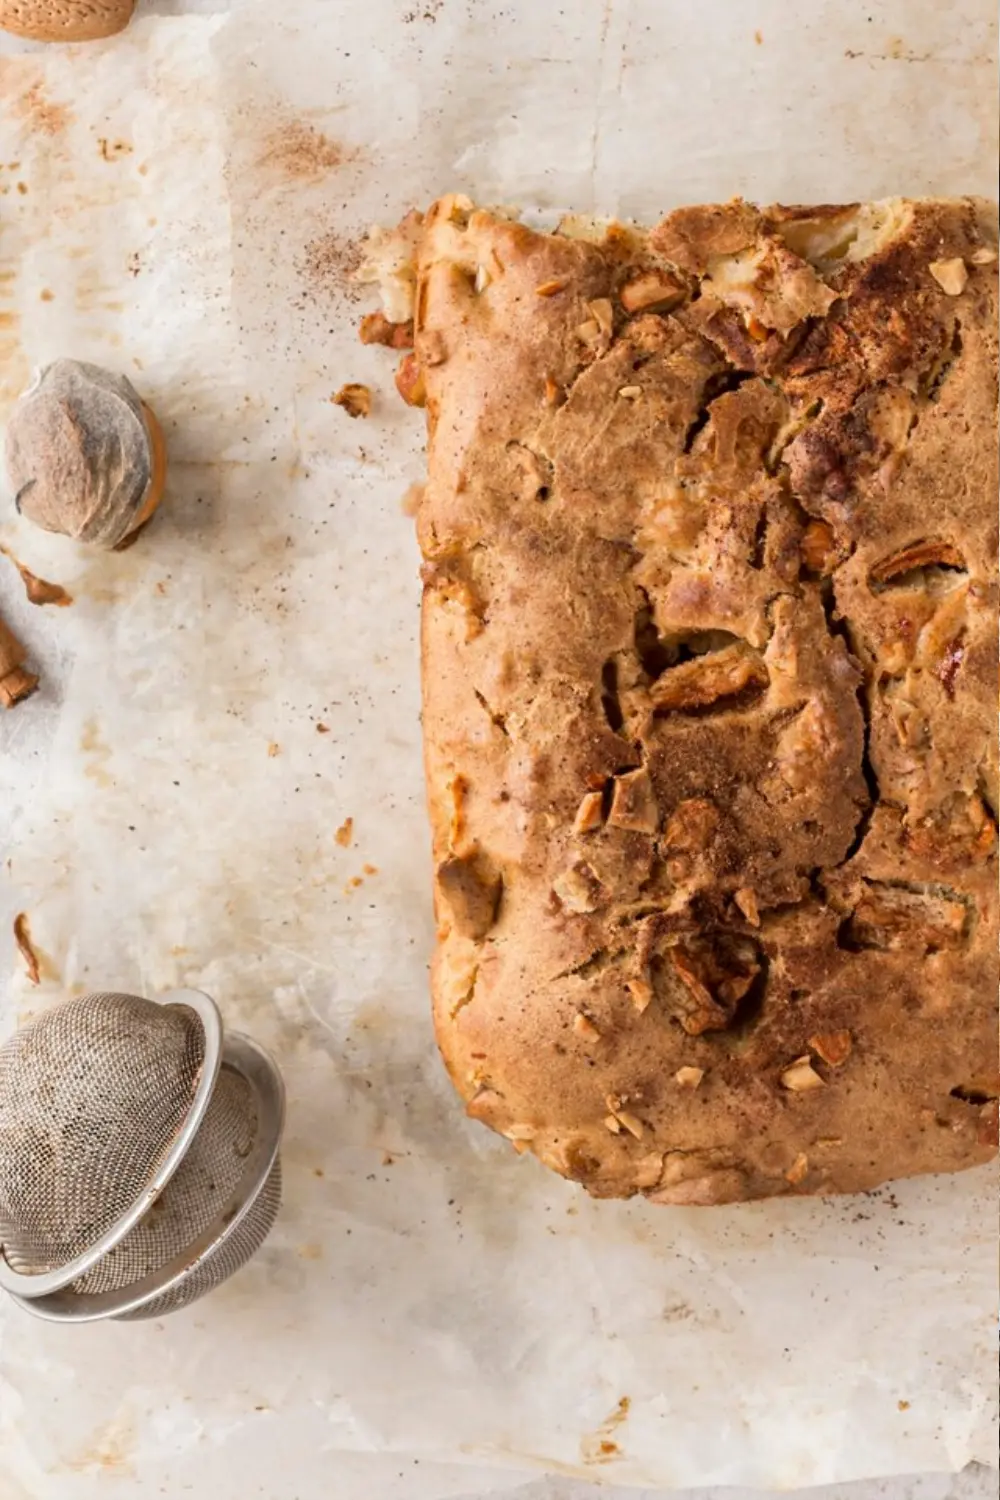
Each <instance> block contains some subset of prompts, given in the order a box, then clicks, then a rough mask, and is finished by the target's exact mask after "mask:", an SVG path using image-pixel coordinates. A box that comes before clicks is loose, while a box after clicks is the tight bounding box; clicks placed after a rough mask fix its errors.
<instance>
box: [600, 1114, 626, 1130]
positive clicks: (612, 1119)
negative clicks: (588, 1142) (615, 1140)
mask: <svg viewBox="0 0 1000 1500" xmlns="http://www.w3.org/2000/svg"><path fill="white" fill-rule="evenodd" d="M604 1124H605V1125H606V1127H607V1128H608V1130H610V1131H611V1134H612V1135H621V1133H622V1128H621V1125H620V1124H619V1123H618V1120H617V1118H616V1116H615V1115H607V1116H606V1117H605V1120H604Z"/></svg>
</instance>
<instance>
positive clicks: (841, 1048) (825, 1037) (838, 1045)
mask: <svg viewBox="0 0 1000 1500" xmlns="http://www.w3.org/2000/svg"><path fill="white" fill-rule="evenodd" d="M809 1045H810V1047H811V1048H812V1049H813V1051H814V1052H815V1053H816V1054H817V1056H819V1057H821V1058H822V1059H823V1061H824V1062H825V1063H829V1065H830V1067H831V1068H839V1067H840V1066H841V1064H842V1063H845V1062H846V1061H847V1059H848V1058H849V1057H850V1055H851V1048H852V1047H853V1045H854V1043H853V1039H852V1037H851V1033H850V1032H849V1031H825V1032H819V1033H817V1035H816V1036H811V1037H810V1038H809Z"/></svg>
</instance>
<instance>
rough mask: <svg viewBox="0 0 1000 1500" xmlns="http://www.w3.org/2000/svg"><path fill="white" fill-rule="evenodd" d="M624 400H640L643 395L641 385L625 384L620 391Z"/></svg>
mask: <svg viewBox="0 0 1000 1500" xmlns="http://www.w3.org/2000/svg"><path fill="white" fill-rule="evenodd" d="M618 394H619V396H620V397H621V398H622V400H623V401H638V399H639V397H640V396H641V395H642V386H641V385H623V386H622V387H621V388H620V389H619V392H618Z"/></svg>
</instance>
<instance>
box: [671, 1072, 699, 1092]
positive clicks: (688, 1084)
mask: <svg viewBox="0 0 1000 1500" xmlns="http://www.w3.org/2000/svg"><path fill="white" fill-rule="evenodd" d="M704 1076H705V1069H704V1068H689V1067H686V1068H678V1069H677V1072H676V1073H675V1074H674V1079H675V1081H676V1082H677V1083H679V1084H680V1086H681V1088H682V1089H696V1088H697V1087H698V1085H699V1083H701V1080H702V1079H703V1078H704Z"/></svg>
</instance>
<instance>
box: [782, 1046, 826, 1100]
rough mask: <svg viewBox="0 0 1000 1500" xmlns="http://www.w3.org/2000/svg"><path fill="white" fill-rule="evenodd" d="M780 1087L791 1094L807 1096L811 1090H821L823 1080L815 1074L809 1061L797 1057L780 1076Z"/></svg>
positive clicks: (806, 1058)
mask: <svg viewBox="0 0 1000 1500" xmlns="http://www.w3.org/2000/svg"><path fill="white" fill-rule="evenodd" d="M781 1082H782V1086H783V1087H784V1088H786V1089H790V1090H791V1092H792V1093H793V1094H807V1093H810V1092H811V1091H812V1090H813V1089H821V1088H823V1086H824V1085H823V1080H822V1078H821V1077H820V1076H819V1074H818V1073H817V1072H816V1069H815V1068H814V1067H813V1065H812V1063H811V1062H810V1060H809V1056H808V1054H806V1056H805V1057H797V1058H796V1059H795V1061H794V1062H793V1063H790V1064H789V1066H788V1067H787V1068H786V1069H785V1071H784V1072H783V1073H782V1075H781Z"/></svg>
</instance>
